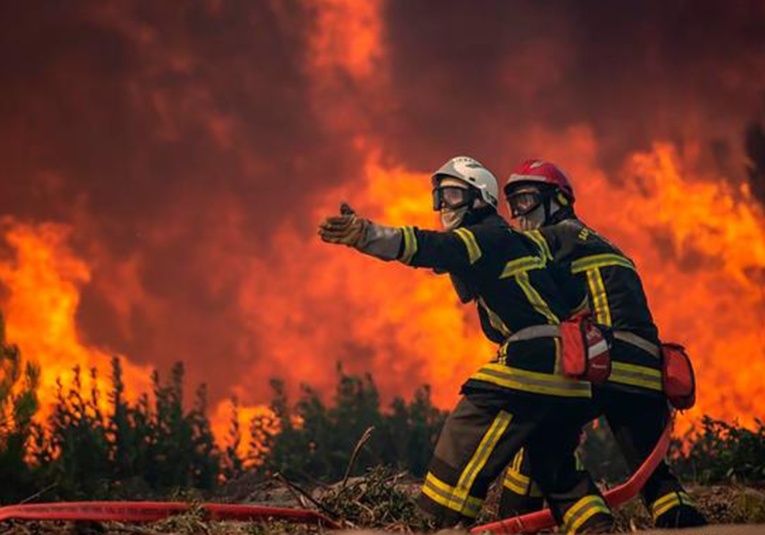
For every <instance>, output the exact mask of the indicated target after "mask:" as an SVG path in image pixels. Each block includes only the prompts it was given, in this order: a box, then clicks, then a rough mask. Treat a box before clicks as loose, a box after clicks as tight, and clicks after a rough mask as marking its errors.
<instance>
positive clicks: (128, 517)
mask: <svg viewBox="0 0 765 535" xmlns="http://www.w3.org/2000/svg"><path fill="white" fill-rule="evenodd" d="M192 507H193V505H192V504H188V503H182V502H67V503H37V504H27V505H10V506H7V507H0V521H3V520H10V519H20V520H96V521H120V522H155V521H157V520H162V519H163V518H166V517H168V516H170V515H175V514H178V513H183V512H185V511H188V510H189V509H191V508H192ZM198 507H199V508H200V509H202V510H203V511H204V512H205V518H209V519H211V520H238V521H250V522H251V521H267V520H283V521H287V522H293V523H296V524H316V525H320V526H323V527H325V528H329V529H339V528H340V526H339V525H338V524H337V523H336V522H334V521H333V520H330V519H329V518H327V517H326V516H324V515H322V514H320V513H317V512H315V511H309V510H307V509H288V508H286V507H266V506H263V505H238V504H225V503H205V504H201V505H199V506H198Z"/></svg>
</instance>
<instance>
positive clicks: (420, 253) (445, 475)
mask: <svg viewBox="0 0 765 535" xmlns="http://www.w3.org/2000/svg"><path fill="white" fill-rule="evenodd" d="M432 181H433V208H434V210H437V211H439V213H440V217H441V223H442V225H443V229H444V230H443V231H442V232H437V231H430V230H422V229H418V228H414V227H406V226H405V227H387V226H383V225H379V224H375V223H372V222H371V221H368V220H365V219H361V218H359V217H358V216H357V215H356V214H355V213H353V211H352V210H351V209H350V207H348V206H347V205H345V206H344V207H343V208H342V209H341V215H338V216H331V217H327V218H326V219H325V220H324V222H322V223H321V225H320V227H319V234H320V236H321V238H322V240H324V241H325V242H327V243H332V244H343V245H347V246H350V247H353V248H355V249H357V250H358V251H360V252H362V253H364V254H367V255H371V256H374V257H377V258H380V259H383V260H397V261H399V262H402V263H404V264H406V265H409V266H413V267H424V268H430V269H433V270H434V271H436V272H439V273H449V275H450V276H451V277H452V281H453V283H454V285H455V288H456V290H457V292H458V294H459V297H460V299H461V301H462V302H463V303H474V304H475V306H476V307H477V310H478V314H479V316H480V319H481V326H482V328H483V331H484V333H485V335H486V336H487V337H488V338H489V339H490V340H492V341H494V342H496V343H497V344H498V346H499V347H498V351H497V355H496V358H495V359H494V360H493V361H491V362H489V363H487V364H485V365H483V366H481V367H480V368H479V369H478V370H476V371H475V373H473V374H472V375H471V376H470V377H469V378H468V379H467V381H466V382H465V383H464V384H463V385H462V389H461V394H462V397H461V399H460V401H459V402H458V404H457V406H456V407H455V408H454V410H453V411H452V412H451V414H450V416H449V418H448V419H447V421H446V424H445V426H444V429H443V431H442V433H441V435H440V437H439V439H438V443H437V444H436V448H435V452H434V456H433V459H432V461H431V464H430V467H429V471H428V474H427V476H426V479H425V482H424V484H423V487H422V493H421V495H420V498H419V504H420V506H421V508H422V509H423V510H424V511H426V512H428V513H430V514H432V515H433V516H434V517H435V519H436V521H437V523H438V524H439V525H441V526H448V525H456V524H462V525H466V524H470V523H472V522H473V521H474V520H475V518H476V516H477V515H478V512H479V510H480V508H481V506H482V503H483V501H484V499H485V497H486V493H487V491H488V487H489V484H490V483H491V481H492V480H493V479H494V478H495V477H496V476H497V475H498V474H499V473H500V472H501V471H502V470H503V468H504V467H505V466H507V464H508V463H509V462H510V460H511V459H512V458H513V457H514V456H515V454H516V453H517V452H518V451H519V449H520V447H521V445H522V444H524V443H527V442H529V443H542V444H544V443H556V444H558V443H567V444H571V450H570V451H569V452H568V453H569V454H572V453H573V448H574V447H575V446H576V443H577V437H578V434H579V431H580V428H581V425H582V424H583V423H584V422H586V421H588V420H589V419H591V417H592V404H591V401H590V397H591V385H590V383H589V382H587V381H585V380H582V379H579V378H574V377H568V376H565V375H563V374H562V373H561V371H560V369H559V366H558V363H559V361H560V359H561V344H560V342H559V340H558V339H557V338H556V336H557V335H558V333H559V332H560V329H561V328H563V327H562V320H564V319H565V318H568V317H569V316H570V315H571V308H570V307H569V306H568V305H567V304H565V299H564V298H563V296H562V295H561V293H560V292H559V291H558V289H557V287H556V286H555V284H554V282H553V279H552V276H551V274H550V273H548V270H547V268H546V267H547V263H546V260H545V259H544V258H543V257H542V255H541V254H540V253H539V250H538V247H537V245H536V243H535V242H534V241H533V240H532V239H530V238H528V237H526V236H524V235H523V233H521V232H518V231H515V230H513V229H512V228H511V227H510V226H509V225H507V223H506V222H505V221H504V220H503V219H502V218H501V217H500V216H499V215H498V214H497V197H498V186H497V181H496V179H495V178H494V175H493V174H492V173H491V172H490V171H489V170H488V169H486V168H485V167H484V166H483V165H481V164H480V163H479V162H478V161H476V160H474V159H473V158H469V157H466V156H460V157H456V158H452V159H451V160H449V161H448V162H447V163H446V164H444V165H443V166H442V167H441V168H440V169H438V170H437V171H436V172H435V173H434V174H433V177H432ZM433 335H434V336H437V335H438V333H433ZM543 449H544V448H540V449H537V450H535V454H537V455H539V457H540V462H539V466H540V467H542V468H541V469H540V470H539V472H537V473H535V475H537V479H538V482H539V484H540V486H541V488H542V490H543V492H544V493H545V496H546V498H547V499H548V501H549V503H550V505H551V508H552V510H553V512H554V514H555V516H556V519H557V520H558V522H559V523H560V524H562V525H564V527H565V529H566V530H567V531H568V532H570V533H576V532H579V531H589V532H595V531H598V530H605V531H608V530H610V528H611V527H612V523H613V517H612V515H611V512H610V510H609V508H608V506H607V505H606V503H605V502H604V500H603V498H602V496H601V495H600V492H599V491H598V489H597V487H596V486H595V485H594V484H593V482H592V481H591V479H590V478H589V476H588V475H587V474H586V473H583V472H578V471H576V470H575V469H568V467H566V466H562V465H561V463H560V462H559V461H560V459H549V458H547V457H545V454H544V452H543Z"/></svg>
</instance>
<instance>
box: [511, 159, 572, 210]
mask: <svg viewBox="0 0 765 535" xmlns="http://www.w3.org/2000/svg"><path fill="white" fill-rule="evenodd" d="M528 182H536V183H539V184H550V185H551V186H555V187H556V188H558V189H559V190H560V191H561V192H563V194H564V195H565V196H566V198H568V200H569V202H571V203H573V202H574V188H572V187H571V181H569V179H568V177H567V176H566V173H564V172H563V170H561V168H560V167H558V166H557V165H555V164H552V163H550V162H546V161H544V160H526V161H525V162H523V163H522V164H521V165H519V166H518V167H516V168H515V169H513V172H512V173H511V174H510V176H509V177H508V179H507V183H506V184H505V188H504V192H505V196H507V194H508V193H509V192H510V190H512V189H513V188H514V187H515V186H517V185H518V184H523V183H528Z"/></svg>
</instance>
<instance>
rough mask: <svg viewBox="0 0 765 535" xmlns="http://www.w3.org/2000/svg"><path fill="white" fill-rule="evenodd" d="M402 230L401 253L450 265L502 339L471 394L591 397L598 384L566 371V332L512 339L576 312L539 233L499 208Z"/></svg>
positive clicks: (429, 264)
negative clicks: (466, 220)
mask: <svg viewBox="0 0 765 535" xmlns="http://www.w3.org/2000/svg"><path fill="white" fill-rule="evenodd" d="M401 232H402V240H401V245H400V247H399V252H398V257H397V260H399V261H400V262H403V263H404V264H407V265H409V266H414V267H425V268H431V269H434V270H436V271H437V272H442V273H443V272H448V273H449V274H450V275H451V276H452V278H453V280H455V281H457V282H458V283H459V287H460V290H459V293H460V294H461V298H462V299H463V300H465V297H468V299H472V301H474V302H475V304H476V307H477V309H478V314H479V316H480V319H481V327H482V329H483V331H484V334H485V335H486V336H487V337H488V338H489V339H490V340H492V341H494V342H496V343H498V344H501V346H500V349H499V352H498V356H497V358H496V360H495V361H493V362H491V363H488V364H486V365H484V366H482V367H481V368H480V369H479V370H478V371H477V372H476V373H474V374H473V375H472V376H471V377H470V378H469V379H468V381H467V382H466V383H465V385H463V393H469V391H471V389H484V390H485V389H489V390H492V389H494V390H496V389H502V390H506V391H509V392H510V393H514V394H520V395H544V396H556V397H561V398H589V397H590V395H591V389H590V383H588V382H586V381H579V380H575V379H571V378H568V377H565V376H564V375H563V374H562V372H561V371H560V359H561V355H560V341H559V339H557V338H553V337H548V338H537V339H532V340H523V341H517V342H507V340H508V338H509V337H510V336H511V335H512V334H513V333H516V332H518V331H520V330H522V329H524V328H525V327H530V326H534V325H558V324H559V323H560V321H561V319H565V318H567V317H568V316H569V315H570V313H571V309H570V307H569V306H568V305H567V304H566V300H565V298H564V297H563V295H562V294H561V293H560V291H559V290H558V288H557V287H556V285H555V282H554V281H553V278H552V276H551V274H550V273H549V272H548V270H547V260H548V259H547V258H545V256H544V255H543V254H542V253H541V252H540V250H539V248H538V247H537V244H536V243H535V241H534V240H533V239H530V238H529V237H527V236H525V235H524V234H523V233H521V232H518V231H516V230H514V229H512V228H511V227H510V226H509V225H508V224H507V223H506V222H505V221H504V220H503V219H502V218H501V217H499V216H498V215H496V214H495V213H492V214H491V215H488V216H486V217H484V218H482V219H481V220H479V221H478V222H476V223H475V224H470V225H466V226H464V227H460V228H457V229H455V230H453V231H448V232H437V231H429V230H420V229H418V228H415V227H404V228H402V229H401ZM466 294H467V296H466Z"/></svg>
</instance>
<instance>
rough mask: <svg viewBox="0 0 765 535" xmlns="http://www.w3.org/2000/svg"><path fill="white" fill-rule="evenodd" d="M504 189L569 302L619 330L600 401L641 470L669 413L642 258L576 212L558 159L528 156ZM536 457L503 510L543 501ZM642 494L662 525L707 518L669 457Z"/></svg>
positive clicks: (512, 479)
mask: <svg viewBox="0 0 765 535" xmlns="http://www.w3.org/2000/svg"><path fill="white" fill-rule="evenodd" d="M504 194H505V198H506V200H507V203H508V206H509V208H510V212H511V215H512V217H513V218H514V219H516V220H517V221H518V222H519V223H520V227H521V228H522V229H523V230H524V231H526V232H527V235H528V236H529V237H531V238H532V239H533V240H535V241H536V242H537V244H538V245H539V248H540V251H542V252H543V254H544V255H546V256H547V257H548V258H549V259H550V260H552V261H553V265H555V266H557V268H558V270H557V271H556V273H558V277H557V278H556V280H557V281H558V283H559V285H560V286H561V287H563V288H565V289H566V290H567V291H566V294H567V296H568V297H567V298H568V300H569V302H570V303H580V302H582V298H583V297H584V299H585V302H586V303H588V305H589V308H590V310H591V311H592V313H593V314H594V315H595V320H596V321H597V322H598V323H600V324H603V325H607V326H610V327H611V328H612V329H613V334H614V341H613V347H612V348H611V359H612V369H611V375H610V377H609V379H608V381H607V382H606V383H605V384H604V385H602V386H600V387H593V400H594V402H595V404H596V405H597V406H598V408H599V409H600V410H601V411H602V413H603V414H604V415H605V417H606V419H607V421H608V424H609V427H610V428H611V430H612V432H613V433H614V436H615V437H616V440H617V442H618V444H619V447H620V449H621V451H622V453H623V454H624V456H625V457H626V460H627V462H628V464H629V466H630V467H631V468H632V469H633V470H635V469H637V467H638V466H640V464H642V462H643V461H644V460H645V459H646V458H647V457H648V455H649V454H650V453H651V451H652V449H653V447H654V445H655V444H656V442H657V440H658V439H659V437H660V435H661V433H662V431H663V429H664V427H665V425H666V424H667V422H668V419H669V418H670V412H669V408H668V405H667V400H666V398H665V396H664V392H663V388H662V379H661V352H660V342H659V334H658V329H657V328H656V325H655V323H654V321H653V318H652V316H651V312H650V310H649V307H648V301H647V299H646V295H645V292H644V290H643V285H642V282H641V280H640V277H639V275H638V273H637V270H636V268H635V264H634V263H633V262H632V261H631V260H630V259H629V258H627V257H626V256H625V255H624V254H623V253H622V252H621V251H620V250H619V249H618V248H616V247H615V246H614V245H612V244H611V243H610V242H609V241H608V240H606V239H605V238H603V237H602V236H601V235H600V234H598V233H597V232H595V231H594V230H593V229H591V228H589V227H588V226H587V225H585V224H584V223H583V222H582V221H581V220H580V219H578V218H577V216H576V213H575V212H574V201H575V197H574V190H573V188H572V186H571V182H570V180H569V178H568V176H567V175H566V173H564V172H563V171H562V170H561V169H560V168H559V167H557V166H556V165H554V164H552V163H550V162H546V161H542V160H527V161H525V162H523V163H522V164H521V165H520V166H518V167H517V168H516V169H514V170H513V172H512V173H511V174H510V176H509V178H508V180H507V183H506V185H505V187H504ZM569 462H570V463H573V462H574V460H573V459H570V460H569ZM534 463H535V461H534V460H533V458H532V460H531V461H530V460H529V456H524V453H523V451H522V452H521V453H520V454H519V455H518V456H517V457H516V459H515V460H514V462H513V464H512V465H511V466H510V467H509V468H508V470H507V472H506V475H505V480H504V486H503V494H502V498H501V506H500V509H501V514H502V515H504V516H511V515H513V514H517V513H519V512H526V511H528V510H532V509H536V508H539V507H540V506H541V501H542V499H541V497H540V496H539V493H538V492H537V491H536V489H535V488H534V485H533V475H534V471H535V470H536V467H534V466H532V465H533V464H534ZM642 497H643V500H644V502H645V504H646V506H647V507H648V509H649V510H650V512H651V515H652V517H653V520H654V522H655V524H656V526H657V527H689V526H699V525H703V524H705V523H706V521H705V519H704V517H703V516H702V515H701V513H700V512H699V511H698V510H697V509H696V507H695V506H694V505H693V502H692V501H691V499H690V498H689V496H688V494H687V493H686V492H685V491H684V490H683V487H682V486H681V485H680V483H679V482H678V480H677V478H676V477H675V476H674V475H673V474H672V472H671V471H670V469H669V467H668V466H667V464H666V463H662V464H661V465H660V466H659V467H658V468H657V470H656V471H655V472H654V473H653V475H652V476H651V478H650V479H649V481H648V483H647V484H646V485H645V487H644V488H643V490H642Z"/></svg>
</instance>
